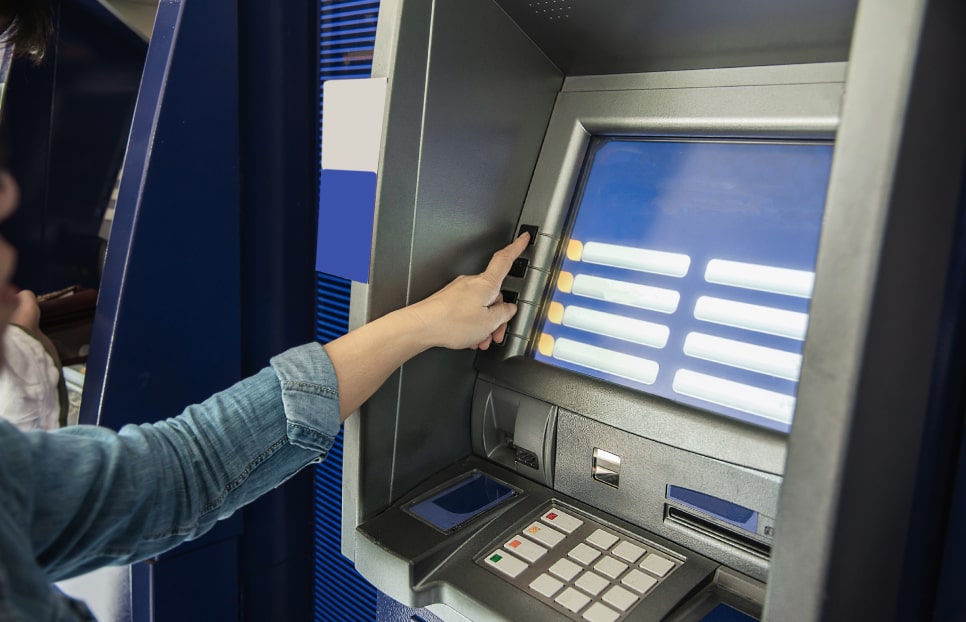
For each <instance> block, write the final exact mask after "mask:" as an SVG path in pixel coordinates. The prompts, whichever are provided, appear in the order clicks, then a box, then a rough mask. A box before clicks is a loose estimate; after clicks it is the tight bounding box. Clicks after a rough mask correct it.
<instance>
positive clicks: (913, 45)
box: [765, 0, 966, 621]
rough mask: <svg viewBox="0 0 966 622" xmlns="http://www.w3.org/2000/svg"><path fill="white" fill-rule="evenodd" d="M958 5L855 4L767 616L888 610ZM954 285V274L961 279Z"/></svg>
mask: <svg viewBox="0 0 966 622" xmlns="http://www.w3.org/2000/svg"><path fill="white" fill-rule="evenodd" d="M964 27H966V5H964V3H963V2H962V1H961V0H949V1H933V2H927V1H925V0H903V1H895V2H889V3H883V2H863V3H862V4H861V6H860V10H859V15H858V21H857V26H856V34H855V38H854V46H853V49H852V53H851V57H850V63H849V72H848V82H847V83H848V90H847V96H846V98H845V102H844V107H843V111H842V124H841V128H840V130H839V134H838V139H837V142H836V150H835V159H834V162H833V167H832V175H831V181H830V187H829V194H828V201H827V205H826V212H825V213H826V216H825V225H824V230H823V234H822V240H821V246H820V251H819V256H818V265H817V279H816V284H815V294H814V297H813V301H812V313H811V323H810V326H809V338H808V341H807V342H806V345H805V356H804V365H803V369H802V378H801V383H800V388H799V394H798V396H799V398H798V411H797V415H796V419H795V423H794V425H793V428H792V435H791V440H790V443H789V455H788V466H787V469H786V478H785V483H784V486H783V489H782V495H781V503H780V512H779V516H778V523H777V534H778V539H777V541H776V546H775V551H774V557H773V561H772V571H771V576H770V581H769V585H768V596H767V601H766V603H767V604H766V611H765V613H766V618H768V619H771V620H783V621H785V620H819V619H827V620H854V619H864V620H890V619H894V615H895V607H896V603H897V599H898V598H899V595H900V594H901V593H902V591H903V589H904V588H906V587H907V586H903V585H901V584H900V577H901V571H902V564H903V559H904V545H905V544H906V536H907V529H908V525H909V517H910V514H911V513H912V512H914V511H915V508H914V507H913V506H912V499H913V492H914V486H915V475H916V469H917V465H918V463H919V460H920V458H921V456H920V439H921V437H922V432H923V426H924V424H925V422H926V413H927V408H928V403H929V398H930V383H931V380H932V374H933V362H934V357H935V353H936V351H937V348H938V347H939V345H940V344H938V343H937V333H938V329H939V317H940V311H941V308H942V302H943V296H944V293H945V285H946V283H945V279H946V274H947V270H948V260H949V251H950V242H951V235H952V232H953V231H954V227H953V223H954V218H955V217H956V207H957V199H958V193H959V191H960V188H961V186H960V184H961V181H962V180H961V174H962V170H963V168H962V167H963V157H964V151H966V115H964V114H963V111H964V110H966V83H964V82H963V80H962V76H963V75H964V74H966V37H964ZM960 286H961V284H960Z"/></svg>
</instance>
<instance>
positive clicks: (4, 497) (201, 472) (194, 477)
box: [0, 343, 340, 622]
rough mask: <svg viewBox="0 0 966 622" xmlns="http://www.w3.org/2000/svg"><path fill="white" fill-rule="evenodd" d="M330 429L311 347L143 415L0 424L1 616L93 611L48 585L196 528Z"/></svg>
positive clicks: (138, 554)
mask: <svg viewBox="0 0 966 622" xmlns="http://www.w3.org/2000/svg"><path fill="white" fill-rule="evenodd" d="M339 427H340V423H339V397H338V387H337V383H336V376H335V370H334V369H333V367H332V363H331V362H330V361H329V358H328V356H326V354H325V351H324V350H323V349H322V347H321V346H320V345H318V344H314V343H313V344H307V345H304V346H300V347H298V348H293V349H292V350H289V351H287V352H285V353H283V354H280V355H279V356H276V357H275V358H273V359H272V361H271V366H270V367H267V368H265V369H263V370H262V371H261V372H259V373H258V374H256V375H254V376H252V377H251V378H248V379H246V380H242V381H241V382H239V383H237V384H235V385H234V386H232V387H231V388H229V389H227V390H225V391H222V392H220V393H217V394H215V395H214V396H212V397H210V398H209V399H207V400H206V401H205V402H203V403H202V404H198V405H194V406H189V407H188V408H187V409H185V411H184V412H183V413H182V414H181V415H179V416H178V417H175V418H174V419H169V420H166V421H161V422H158V423H155V424H144V425H137V426H135V425H128V426H125V427H124V428H122V429H121V430H120V431H119V432H113V431H111V430H108V429H105V428H100V427H96V426H73V427H68V428H62V429H60V430H57V431H53V432H42V431H31V432H21V431H19V430H18V429H17V428H15V427H14V426H13V425H11V424H9V423H8V422H6V421H2V420H0V620H2V621H3V622H7V621H11V622H13V621H23V622H39V621H47V620H50V621H57V622H60V621H66V620H89V619H92V617H91V616H90V613H89V612H88V610H87V608H86V607H85V606H84V605H83V604H82V603H79V602H77V601H73V600H71V599H70V598H68V597H67V596H65V595H63V594H62V593H61V592H59V591H58V590H56V588H54V587H52V585H51V583H52V582H53V581H59V580H61V579H66V578H69V577H72V576H75V575H78V574H82V573H84V572H87V571H90V570H92V569H94V568H98V567H100V566H104V565H108V564H128V563H131V562H134V561H138V560H142V559H145V558H148V557H151V556H153V555H157V554H159V553H161V552H163V551H166V550H168V549H170V548H172V547H174V546H176V545H178V544H180V543H181V542H184V541H185V540H191V539H193V538H197V537H198V536H200V535H202V534H203V533H205V532H206V531H208V530H209V529H210V528H211V527H212V526H213V525H214V523H215V522H216V521H218V520H219V519H222V518H227V517H228V516H230V515H231V514H232V513H233V512H234V511H235V510H237V509H238V508H240V507H242V506H243V505H245V504H246V503H248V502H250V501H252V500H254V499H255V498H256V497H258V496H259V495H261V494H263V493H265V492H266V491H268V490H270V489H272V488H274V487H275V486H278V485H279V484H281V483H282V482H284V481H285V480H286V479H288V478H289V477H291V476H292V475H294V474H295V473H296V472H297V471H299V470H300V469H301V468H303V467H304V466H306V465H307V464H310V463H312V462H318V461H320V460H321V459H323V458H324V457H325V455H326V454H327V452H328V451H329V448H330V447H331V446H332V442H333V441H334V439H335V436H336V435H337V434H338V432H339Z"/></svg>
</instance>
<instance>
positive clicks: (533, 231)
mask: <svg viewBox="0 0 966 622" xmlns="http://www.w3.org/2000/svg"><path fill="white" fill-rule="evenodd" d="M539 230H540V229H539V228H538V227H537V226H536V225H520V233H518V234H517V237H520V236H521V235H523V234H524V233H529V234H530V244H531V245H532V244H533V243H534V242H536V241H537V231H539Z"/></svg>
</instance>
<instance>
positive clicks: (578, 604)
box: [554, 587, 590, 613]
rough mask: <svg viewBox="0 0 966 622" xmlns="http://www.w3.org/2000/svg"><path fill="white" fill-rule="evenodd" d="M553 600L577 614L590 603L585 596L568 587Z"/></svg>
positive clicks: (588, 598)
mask: <svg viewBox="0 0 966 622" xmlns="http://www.w3.org/2000/svg"><path fill="white" fill-rule="evenodd" d="M554 600H556V601H557V602H558V603H560V604H561V605H563V606H564V607H566V608H567V609H569V610H571V611H573V612H574V613H577V612H578V611H580V610H581V609H583V608H584V606H586V605H587V603H589V602H590V597H589V596H587V595H585V594H581V593H580V592H578V591H577V590H575V589H574V588H572V587H568V588H567V589H565V590H564V591H563V592H561V593H560V596H558V597H557V598H555V599H554Z"/></svg>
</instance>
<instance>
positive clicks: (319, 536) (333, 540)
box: [312, 0, 379, 622]
mask: <svg viewBox="0 0 966 622" xmlns="http://www.w3.org/2000/svg"><path fill="white" fill-rule="evenodd" d="M378 14H379V2H367V1H362V0H348V1H342V2H333V1H325V0H322V1H321V3H320V21H319V118H320V120H321V117H322V114H323V111H324V106H323V103H322V83H323V82H324V81H325V80H331V79H334V78H368V77H369V76H370V74H371V72H372V49H373V48H374V47H375V40H376V20H377V18H378ZM319 127H320V128H321V127H322V123H321V121H320V123H319ZM321 153H322V136H321V133H320V135H319V137H318V154H319V156H320V160H319V161H321ZM320 192H321V191H320ZM320 196H321V195H320ZM324 226H325V225H324V223H323V228H324ZM349 290H350V281H348V280H346V279H343V278H340V277H337V276H332V275H329V274H324V273H321V272H317V273H316V290H315V291H316V317H315V338H316V340H318V341H319V342H320V343H323V344H324V343H328V342H329V341H332V340H333V339H336V338H337V337H339V336H341V335H344V334H345V333H346V331H348V329H349ZM342 464H343V440H342V436H341V435H340V436H339V437H338V438H337V439H336V442H335V444H334V445H333V446H332V449H331V450H330V451H329V455H328V457H327V458H326V460H325V461H324V462H322V463H321V464H320V465H319V466H318V467H316V470H315V484H314V497H315V499H314V517H313V518H314V527H313V547H314V551H313V553H314V555H313V557H314V559H313V594H312V599H313V618H314V620H317V621H319V622H321V621H323V620H333V619H338V620H344V621H346V622H351V621H359V622H362V621H369V620H375V619H376V617H377V591H376V589H375V588H374V587H373V586H372V585H371V584H370V583H369V582H368V581H366V580H365V579H364V578H363V577H362V576H361V575H359V573H357V572H356V570H355V568H354V567H353V565H352V563H351V562H350V561H349V560H348V559H346V558H345V557H344V556H343V555H342V542H341V536H342Z"/></svg>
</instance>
